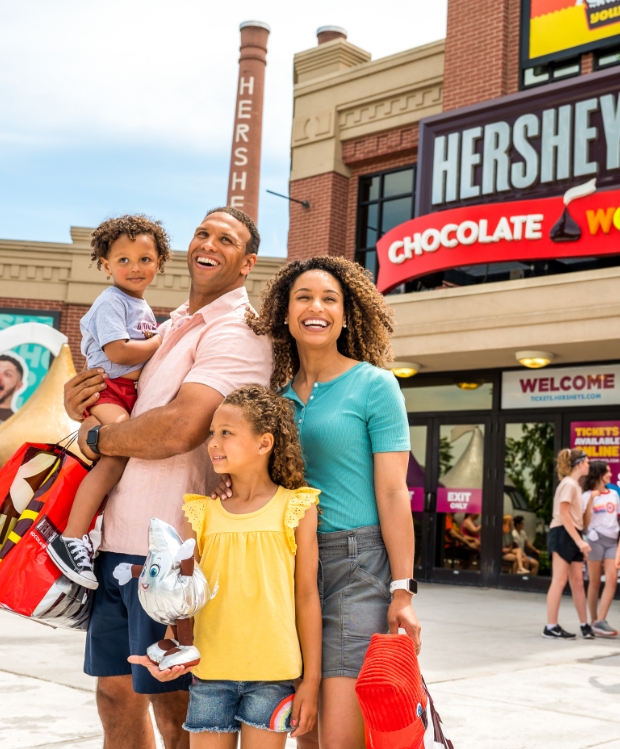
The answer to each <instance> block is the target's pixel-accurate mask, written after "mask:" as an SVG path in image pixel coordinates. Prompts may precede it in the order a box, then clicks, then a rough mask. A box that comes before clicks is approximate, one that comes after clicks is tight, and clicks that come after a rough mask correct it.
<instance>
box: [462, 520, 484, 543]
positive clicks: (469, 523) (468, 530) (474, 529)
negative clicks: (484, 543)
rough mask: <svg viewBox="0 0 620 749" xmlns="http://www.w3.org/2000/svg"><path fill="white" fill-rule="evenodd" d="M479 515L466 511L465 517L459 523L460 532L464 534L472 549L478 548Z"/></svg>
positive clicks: (480, 527)
mask: <svg viewBox="0 0 620 749" xmlns="http://www.w3.org/2000/svg"><path fill="white" fill-rule="evenodd" d="M481 529H482V526H481V525H480V515H479V514H476V513H467V514H466V515H465V519H464V520H463V522H462V524H461V533H462V534H463V536H465V540H466V542H467V544H468V545H469V546H471V547H472V549H479V548H480V530H481Z"/></svg>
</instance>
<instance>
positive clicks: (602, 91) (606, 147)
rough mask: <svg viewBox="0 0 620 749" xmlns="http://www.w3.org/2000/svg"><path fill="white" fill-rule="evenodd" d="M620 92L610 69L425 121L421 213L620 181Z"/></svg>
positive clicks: (420, 172) (419, 198) (419, 192)
mask: <svg viewBox="0 0 620 749" xmlns="http://www.w3.org/2000/svg"><path fill="white" fill-rule="evenodd" d="M619 93H620V75H619V74H618V71H617V70H608V71H601V72H598V73H593V74H590V75H584V76H579V77H577V78H573V79H571V80H567V81H565V82H563V83H554V84H552V85H548V86H541V87H538V88H536V89H534V90H530V91H522V92H520V93H518V94H514V95H512V96H506V97H503V98H501V99H494V100H491V101H488V102H483V103H482V104H476V105H474V106H471V107H465V108H462V109H456V110H453V111H450V112H445V113H443V114H440V115H436V116H434V117H429V118H426V119H424V120H422V122H421V126H420V146H419V150H418V153H419V168H418V184H417V188H416V195H417V199H416V215H417V216H421V215H423V214H426V213H431V212H432V211H442V210H446V209H448V210H449V209H452V208H458V207H464V206H467V205H475V204H479V203H493V202H497V201H499V200H518V199H525V198H536V197H549V196H551V195H562V194H564V192H566V190H567V189H569V188H570V187H573V186H575V185H578V184H580V183H582V182H584V181H585V180H588V179H591V178H592V177H596V179H597V182H598V186H599V188H600V189H607V188H611V187H620V97H619Z"/></svg>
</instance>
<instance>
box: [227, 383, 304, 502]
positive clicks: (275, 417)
mask: <svg viewBox="0 0 620 749" xmlns="http://www.w3.org/2000/svg"><path fill="white" fill-rule="evenodd" d="M224 404H228V405H229V406H237V407H238V408H240V409H241V410H242V411H243V415H244V416H245V418H246V419H247V420H248V421H249V422H250V424H251V425H252V429H253V430H254V432H255V433H256V434H265V433H267V432H268V433H269V434H272V435H273V452H272V453H271V455H270V457H269V476H270V478H271V480H272V481H273V482H274V484H278V485H279V486H283V487H284V488H285V489H299V487H300V486H303V485H304V461H303V458H302V457H301V445H300V444H299V435H298V433H297V426H296V424H295V417H294V415H293V404H292V403H291V401H289V400H288V399H287V398H283V397H282V396H280V395H277V394H276V393H274V391H273V390H270V389H269V388H266V387H261V386H260V385H247V386H246V387H242V388H239V389H238V390H234V391H233V392H232V393H230V395H228V396H227V397H226V398H224V401H223V403H222V405H224Z"/></svg>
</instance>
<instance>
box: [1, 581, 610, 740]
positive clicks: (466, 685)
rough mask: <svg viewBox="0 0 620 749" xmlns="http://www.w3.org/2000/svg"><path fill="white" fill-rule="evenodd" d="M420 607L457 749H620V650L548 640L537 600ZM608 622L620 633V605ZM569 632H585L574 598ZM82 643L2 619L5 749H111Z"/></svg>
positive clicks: (528, 596)
mask: <svg viewBox="0 0 620 749" xmlns="http://www.w3.org/2000/svg"><path fill="white" fill-rule="evenodd" d="M415 604H416V610H417V612H418V616H419V618H420V620H421V623H422V627H423V643H424V646H423V651H422V656H421V666H422V670H423V673H424V675H425V678H426V681H427V683H428V685H429V688H430V690H431V694H432V695H433V698H434V700H435V703H436V706H437V708H438V710H439V713H440V714H441V717H442V719H443V721H444V725H445V728H446V731H447V733H448V735H449V736H450V738H451V739H452V740H453V741H454V744H455V747H456V749H469V748H471V749H497V748H498V747H501V749H539V748H540V749H543V748H544V749H594V748H597V749H598V748H599V747H600V749H620V639H618V640H602V639H596V640H594V641H586V640H582V639H581V638H579V639H578V640H577V641H576V642H555V641H549V640H544V639H543V638H542V637H541V631H542V627H543V625H544V623H545V620H546V616H545V598H544V596H543V595H540V594H537V593H519V592H513V591H500V590H488V589H480V588H464V587H454V586H440V585H420V595H419V596H418V597H417V599H416V600H415ZM609 619H610V623H612V624H613V623H615V624H616V626H618V625H620V605H619V604H618V603H617V602H616V603H614V606H613V607H612V611H611V615H610V617H609ZM560 622H561V624H562V625H563V626H564V627H565V629H568V630H570V631H576V630H578V623H577V621H576V614H575V612H574V609H573V607H572V604H571V602H570V599H568V598H565V599H564V600H563V602H562V610H561V618H560ZM83 642H84V635H82V634H80V633H76V632H66V631H63V630H52V629H49V628H48V627H44V626H42V625H40V624H36V623H33V622H29V621H27V620H24V619H21V618H19V617H17V616H14V615H12V614H9V613H8V612H4V611H0V737H1V738H0V746H2V749H18V748H19V749H22V748H23V749H35V748H37V747H50V749H61V748H62V749H69V748H72V747H75V749H100V747H101V744H102V742H101V728H100V725H99V721H98V719H97V712H96V707H95V700H94V693H93V690H94V679H92V678H90V677H88V676H86V675H84V674H83V673H82V670H81V667H82V651H83ZM289 743H290V744H291V747H294V746H295V742H289Z"/></svg>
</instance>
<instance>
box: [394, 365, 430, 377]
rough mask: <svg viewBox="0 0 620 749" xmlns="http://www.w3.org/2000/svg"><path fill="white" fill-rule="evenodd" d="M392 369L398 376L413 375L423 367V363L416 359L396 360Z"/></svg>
mask: <svg viewBox="0 0 620 749" xmlns="http://www.w3.org/2000/svg"><path fill="white" fill-rule="evenodd" d="M390 369H391V370H392V374H395V375H396V377H413V375H415V374H417V373H418V372H419V371H420V370H421V369H422V365H421V364H416V362H414V361H395V362H392V366H391V367H390Z"/></svg>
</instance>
